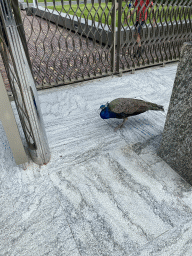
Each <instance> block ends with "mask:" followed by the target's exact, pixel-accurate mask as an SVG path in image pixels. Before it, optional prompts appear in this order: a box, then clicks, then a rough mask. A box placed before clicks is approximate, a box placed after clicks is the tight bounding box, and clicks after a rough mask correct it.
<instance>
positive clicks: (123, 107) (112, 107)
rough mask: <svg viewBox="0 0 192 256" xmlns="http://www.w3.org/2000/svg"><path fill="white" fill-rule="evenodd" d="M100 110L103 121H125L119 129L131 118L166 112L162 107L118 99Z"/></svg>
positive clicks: (138, 101)
mask: <svg viewBox="0 0 192 256" xmlns="http://www.w3.org/2000/svg"><path fill="white" fill-rule="evenodd" d="M100 108H101V112H100V116H101V118H103V119H109V118H118V119H124V120H123V123H122V124H121V125H120V126H118V127H117V129H118V128H121V127H122V125H123V124H124V123H125V121H126V120H127V118H128V117H129V116H135V115H139V114H141V113H144V112H146V111H148V110H157V111H159V110H160V111H164V109H163V106H161V105H157V104H155V103H152V102H147V101H144V100H138V99H131V98H118V99H115V100H113V101H111V102H110V103H107V104H106V105H102V106H101V107H100Z"/></svg>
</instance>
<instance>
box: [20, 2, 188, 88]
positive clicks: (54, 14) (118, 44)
mask: <svg viewBox="0 0 192 256" xmlns="http://www.w3.org/2000/svg"><path fill="white" fill-rule="evenodd" d="M19 1H20V2H21V0H19ZM34 3H35V4H34ZM20 6H21V9H22V10H21V12H20V13H21V17H22V21H23V26H24V31H25V37H26V41H27V46H28V52H29V59H30V60H31V66H32V70H33V74H34V79H35V82H36V87H37V89H43V88H47V87H53V86H58V85H63V84H68V83H73V82H76V81H82V80H87V79H91V78H97V77H102V76H106V75H111V74H118V73H121V72H124V71H130V70H132V71H133V70H135V69H139V68H144V67H148V66H153V65H159V64H163V65H164V64H165V63H167V62H173V61H178V60H179V57H180V49H181V46H182V44H183V42H187V41H191V32H192V31H191V30H192V26H191V18H192V0H154V1H153V4H152V3H151V1H148V0H145V1H143V0H132V1H131V0H125V1H122V0H119V1H118V3H117V1H116V0H111V2H110V1H109V0H82V1H80V0H76V1H71V0H67V1H64V0H52V1H49V2H48V1H47V0H33V1H32V0H25V2H23V1H22V3H21V4H20ZM137 20H138V22H137ZM137 24H138V26H136V25H137ZM140 27H141V28H140ZM138 35H139V36H140V41H139V42H138ZM140 45H141V47H139V46H140Z"/></svg>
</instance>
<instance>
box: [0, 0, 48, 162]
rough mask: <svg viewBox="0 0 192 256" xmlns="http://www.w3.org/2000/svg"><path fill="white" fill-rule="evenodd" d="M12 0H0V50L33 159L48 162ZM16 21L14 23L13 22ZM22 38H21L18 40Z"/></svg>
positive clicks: (22, 41) (23, 36)
mask: <svg viewBox="0 0 192 256" xmlns="http://www.w3.org/2000/svg"><path fill="white" fill-rule="evenodd" d="M18 14H19V8H18V5H17V4H16V2H15V1H13V2H10V1H9V0H1V1H0V23H1V26H0V53H1V56H2V58H3V62H4V66H5V69H6V73H7V76H8V78H9V82H10V86H11V90H12V93H13V96H14V100H15V104H16V107H17V111H18V114H19V118H20V121H21V125H22V128H23V132H24V134H25V138H26V142H27V145H28V151H29V153H30V155H31V158H32V160H33V161H34V162H35V163H37V164H39V165H42V164H47V163H48V162H49V160H50V151H49V146H48V142H47V137H46V133H45V130H44V124H43V119H42V115H41V110H40V107H39V102H38V96H37V93H36V88H35V84H34V80H33V77H32V74H31V70H30V60H29V59H27V57H26V55H27V56H28V51H27V47H26V41H25V35H24V31H23V30H22V22H21V19H20V16H19V15H18ZM16 22H17V24H16ZM21 38H22V40H21Z"/></svg>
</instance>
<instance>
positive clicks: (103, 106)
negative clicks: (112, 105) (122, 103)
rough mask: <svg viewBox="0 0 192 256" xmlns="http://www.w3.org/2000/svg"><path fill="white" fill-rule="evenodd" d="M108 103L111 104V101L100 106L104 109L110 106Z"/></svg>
mask: <svg viewBox="0 0 192 256" xmlns="http://www.w3.org/2000/svg"><path fill="white" fill-rule="evenodd" d="M108 105H109V102H107V103H106V104H105V105H101V106H100V109H102V110H103V109H105V108H107V107H108Z"/></svg>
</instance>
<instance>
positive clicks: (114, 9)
mask: <svg viewBox="0 0 192 256" xmlns="http://www.w3.org/2000/svg"><path fill="white" fill-rule="evenodd" d="M106 4H107V2H106ZM112 5H113V10H112V16H111V28H112V35H113V47H112V48H111V71H112V72H113V73H115V69H116V67H115V48H116V12H117V8H116V0H112Z"/></svg>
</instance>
